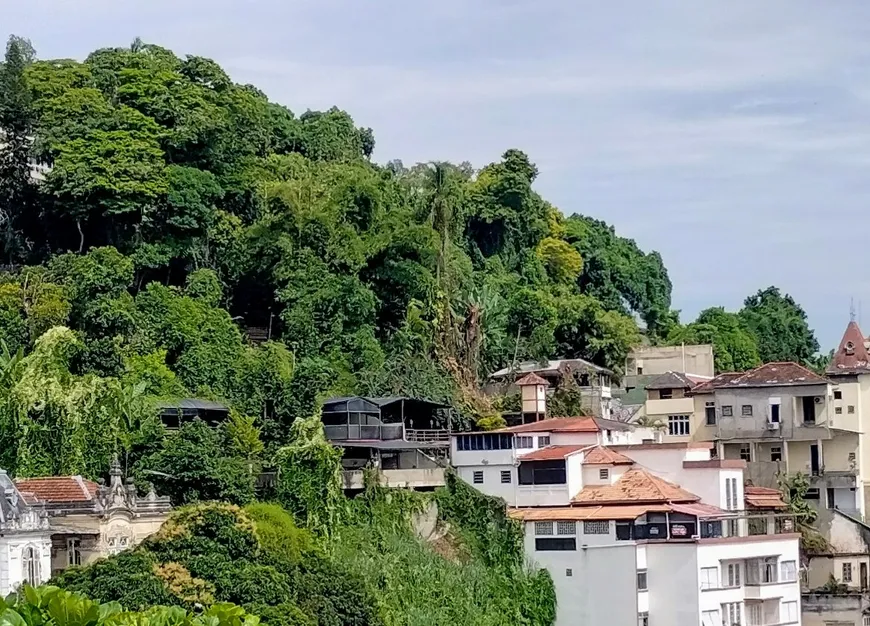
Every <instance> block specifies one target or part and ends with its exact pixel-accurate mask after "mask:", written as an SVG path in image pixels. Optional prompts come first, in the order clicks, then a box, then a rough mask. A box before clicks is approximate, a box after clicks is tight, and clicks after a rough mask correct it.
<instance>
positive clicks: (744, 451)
mask: <svg viewBox="0 0 870 626" xmlns="http://www.w3.org/2000/svg"><path fill="white" fill-rule="evenodd" d="M740 458H741V459H743V460H744V461H751V460H752V446H751V445H749V444H748V443H743V444H740Z"/></svg>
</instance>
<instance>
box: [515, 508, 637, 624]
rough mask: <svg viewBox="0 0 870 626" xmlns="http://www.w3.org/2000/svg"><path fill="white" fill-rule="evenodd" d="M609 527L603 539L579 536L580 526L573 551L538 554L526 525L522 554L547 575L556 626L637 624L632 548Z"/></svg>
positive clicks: (531, 531) (532, 530) (580, 524)
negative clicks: (551, 586)
mask: <svg viewBox="0 0 870 626" xmlns="http://www.w3.org/2000/svg"><path fill="white" fill-rule="evenodd" d="M610 526H611V529H610V534H608V535H583V524H582V522H580V523H578V524H577V529H578V536H577V544H578V545H577V550H576V551H554V552H537V551H535V537H534V524H533V523H528V524H526V554H527V556H528V557H529V559H530V560H531V561H532V562H533V563H535V564H537V565H539V566H541V567H546V568H547V570H549V572H550V576H552V578H553V584H554V585H555V588H556V602H557V605H556V623H555V626H577V625H579V624H582V626H615V625H617V624H618V625H622V624H625V625H626V626H634V625H635V624H637V612H638V609H637V596H638V594H637V554H636V549H635V544H634V543H633V542H630V541H616V536H615V529H614V526H613V523H611V525H610ZM584 544H585V546H586V547H585V548H584V547H582V546H583V545H584ZM568 570H571V571H570V574H571V575H570V576H569V575H568ZM650 624H653V622H650Z"/></svg>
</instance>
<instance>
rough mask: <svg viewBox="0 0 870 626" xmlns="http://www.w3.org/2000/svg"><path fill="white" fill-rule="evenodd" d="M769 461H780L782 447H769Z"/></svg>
mask: <svg viewBox="0 0 870 626" xmlns="http://www.w3.org/2000/svg"><path fill="white" fill-rule="evenodd" d="M770 460H771V461H782V446H771V447H770Z"/></svg>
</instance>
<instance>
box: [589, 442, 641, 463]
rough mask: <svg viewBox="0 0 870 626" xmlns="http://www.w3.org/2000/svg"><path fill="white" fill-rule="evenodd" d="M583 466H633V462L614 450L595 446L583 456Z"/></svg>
mask: <svg viewBox="0 0 870 626" xmlns="http://www.w3.org/2000/svg"><path fill="white" fill-rule="evenodd" d="M583 465H634V461H632V460H631V459H630V458H628V457H627V456H625V455H624V454H620V453H619V452H617V451H616V450H611V449H610V448H605V447H604V446H595V447H594V448H591V449H589V450H587V451H586V454H584V455H583Z"/></svg>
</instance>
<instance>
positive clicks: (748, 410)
mask: <svg viewBox="0 0 870 626" xmlns="http://www.w3.org/2000/svg"><path fill="white" fill-rule="evenodd" d="M740 414H741V415H742V416H743V417H752V405H751V404H744V405H743V406H742V407H740Z"/></svg>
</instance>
